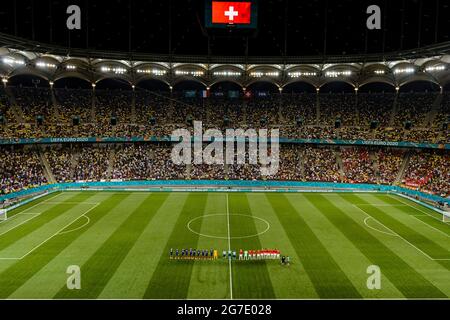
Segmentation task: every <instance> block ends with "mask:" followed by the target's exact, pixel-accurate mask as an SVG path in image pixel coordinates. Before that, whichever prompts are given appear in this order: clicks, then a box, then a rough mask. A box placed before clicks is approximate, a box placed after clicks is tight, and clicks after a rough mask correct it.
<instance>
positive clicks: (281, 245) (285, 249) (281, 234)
mask: <svg viewBox="0 0 450 320" xmlns="http://www.w3.org/2000/svg"><path fill="white" fill-rule="evenodd" d="M248 200H249V205H250V208H251V210H252V212H254V215H255V216H258V217H259V218H262V219H265V220H266V221H267V222H268V223H269V225H270V228H269V230H267V232H265V233H262V234H260V235H259V241H260V242H261V245H262V246H263V248H274V249H280V250H281V254H282V255H286V256H289V257H290V258H291V264H290V265H289V266H282V265H281V263H280V261H279V260H278V259H276V260H270V261H268V262H267V270H268V271H269V276H270V279H271V280H272V286H273V290H274V292H275V295H276V297H277V298H280V299H305V298H309V299H312V298H318V297H319V296H318V295H317V293H316V290H315V289H314V286H313V284H312V283H311V280H310V279H309V277H308V275H307V274H306V272H304V267H303V262H302V261H301V259H300V257H298V256H297V253H296V251H295V249H294V248H293V246H292V243H291V241H290V240H289V238H288V236H287V235H286V232H285V230H284V228H283V226H282V225H281V223H280V221H279V220H278V217H277V213H276V212H275V211H274V210H273V209H272V207H271V205H270V203H269V201H268V200H267V197H266V195H265V194H263V193H251V194H248ZM304 202H306V201H302V202H301V205H302V204H303V203H304ZM258 231H260V232H262V231H264V229H262V230H261V227H260V228H259V229H258Z"/></svg>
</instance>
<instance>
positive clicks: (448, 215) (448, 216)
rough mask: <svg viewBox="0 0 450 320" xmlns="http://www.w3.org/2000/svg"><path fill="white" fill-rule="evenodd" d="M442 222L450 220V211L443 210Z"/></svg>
mask: <svg viewBox="0 0 450 320" xmlns="http://www.w3.org/2000/svg"><path fill="white" fill-rule="evenodd" d="M442 222H445V223H449V222H450V211H444V212H442Z"/></svg>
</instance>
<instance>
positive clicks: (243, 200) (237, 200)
mask: <svg viewBox="0 0 450 320" xmlns="http://www.w3.org/2000/svg"><path fill="white" fill-rule="evenodd" d="M225 196H226V194H224V197H225ZM228 200H229V204H228V205H229V213H230V236H231V250H235V251H236V253H237V254H238V253H239V249H243V250H245V249H251V250H259V249H262V247H261V242H260V240H259V237H258V236H255V237H250V238H243V239H233V235H235V236H249V235H256V234H257V233H258V231H257V229H256V226H255V220H254V219H252V218H245V217H242V216H239V215H233V214H242V215H249V216H251V215H252V214H253V213H252V211H251V209H250V206H249V203H248V198H247V194H245V193H235V194H233V193H230V194H229V195H228ZM225 249H228V248H225ZM231 269H232V274H233V298H236V299H270V298H275V292H274V290H273V286H272V280H271V279H270V275H269V271H268V270H267V265H266V261H264V260H261V261H234V262H232V268H231Z"/></svg>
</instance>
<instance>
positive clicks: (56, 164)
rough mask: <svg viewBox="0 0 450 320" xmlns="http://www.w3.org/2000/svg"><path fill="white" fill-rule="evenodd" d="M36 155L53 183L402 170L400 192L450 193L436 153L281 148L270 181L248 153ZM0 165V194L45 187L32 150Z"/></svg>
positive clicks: (443, 155) (381, 178)
mask: <svg viewBox="0 0 450 320" xmlns="http://www.w3.org/2000/svg"><path fill="white" fill-rule="evenodd" d="M269 150H270V149H269ZM42 152H43V155H44V158H45V159H47V161H48V165H49V170H50V173H49V174H50V177H51V176H53V177H54V179H55V180H56V182H71V181H99V180H174V179H192V180H212V179H214V180H280V181H322V182H348V183H375V184H393V183H396V182H397V178H398V177H400V176H399V173H401V170H402V166H403V164H405V165H406V164H407V166H406V169H405V174H404V178H403V180H402V181H401V182H402V183H403V184H404V185H405V186H407V187H411V188H419V189H421V190H425V191H429V192H432V193H435V194H440V195H443V196H449V195H450V167H449V166H448V163H450V154H449V153H448V152H445V151H442V150H441V151H420V152H415V151H414V152H413V151H411V150H403V149H395V148H380V147H377V148H371V149H368V148H365V147H343V148H339V147H331V146H313V145H302V146H300V145H282V146H281V148H280V155H279V157H280V162H279V169H278V171H277V172H276V173H275V174H274V175H272V176H263V175H262V174H261V166H260V164H249V161H248V153H247V154H246V163H245V164H236V163H235V164H228V165H227V164H225V165H219V164H212V165H208V164H191V165H184V164H183V165H176V164H174V163H173V162H172V157H171V152H172V145H171V144H168V143H157V144H155V143H138V144H136V143H125V144H105V145H103V144H96V145H77V144H68V145H66V144H64V145H55V146H44V147H42ZM409 154H411V155H410V156H409ZM408 159H409V161H407V160H408ZM340 160H341V161H342V162H340ZM0 163H2V166H1V167H0V177H1V188H2V193H3V194H4V193H9V192H12V191H17V190H21V189H26V188H29V187H33V186H38V185H42V184H45V183H47V182H48V180H47V174H46V173H45V170H44V164H43V163H41V160H40V158H39V151H38V149H36V148H30V147H20V146H17V147H15V148H11V147H3V148H2V152H1V153H0ZM340 163H342V167H341V166H340ZM398 182H400V181H398Z"/></svg>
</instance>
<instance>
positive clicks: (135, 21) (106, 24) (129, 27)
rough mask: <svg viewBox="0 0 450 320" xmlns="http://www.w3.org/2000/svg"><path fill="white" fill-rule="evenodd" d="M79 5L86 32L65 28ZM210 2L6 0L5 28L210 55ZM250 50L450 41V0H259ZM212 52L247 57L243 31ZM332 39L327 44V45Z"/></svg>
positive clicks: (88, 44)
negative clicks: (371, 17)
mask: <svg viewBox="0 0 450 320" xmlns="http://www.w3.org/2000/svg"><path fill="white" fill-rule="evenodd" d="M70 4H78V5H79V6H80V7H81V10H82V15H83V19H82V30H80V31H70V32H69V31H68V30H67V29H66V27H65V21H66V18H67V16H68V15H67V14H66V13H65V11H66V8H67V6H68V5H70ZM370 4H377V5H379V6H380V7H381V10H382V21H383V24H382V30H375V31H368V30H367V29H366V27H365V24H366V19H367V16H368V15H367V14H366V8H367V6H368V5H370ZM204 5H205V3H204V0H182V1H181V0H179V1H176V0H170V1H169V0H164V1H149V0H110V1H108V2H106V1H92V0H89V1H88V0H8V1H7V0H5V1H3V2H2V5H1V7H0V32H2V33H7V34H11V35H16V36H19V37H23V38H26V39H33V40H37V41H40V42H43V43H50V44H57V45H62V46H67V47H72V48H91V49H98V50H115V51H127V52H128V51H132V52H148V53H164V54H166V53H169V52H171V53H173V54H195V55H197V54H202V55H204V54H207V53H208V38H207V37H206V36H205V35H204V32H203V31H202V28H203V21H204ZM258 6H259V17H258V29H257V31H256V32H255V34H253V35H252V36H251V37H250V38H249V40H248V45H249V46H248V54H249V55H269V56H270V55H275V56H277V55H283V54H286V55H291V56H294V55H323V54H328V55H340V54H362V53H382V52H390V51H397V50H401V49H412V48H417V47H419V46H426V45H430V44H434V43H439V42H444V41H450V31H449V30H450V4H449V1H448V0H390V1H389V0H372V1H365V0H362V1H357V0H354V1H349V0H309V1H298V0H297V1H295V0H259V2H258ZM209 44H210V53H211V54H216V55H244V54H245V52H246V50H245V49H246V39H245V37H243V36H241V37H239V36H233V37H225V38H224V37H214V36H211V37H210V41H209ZM325 44H326V49H325Z"/></svg>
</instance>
